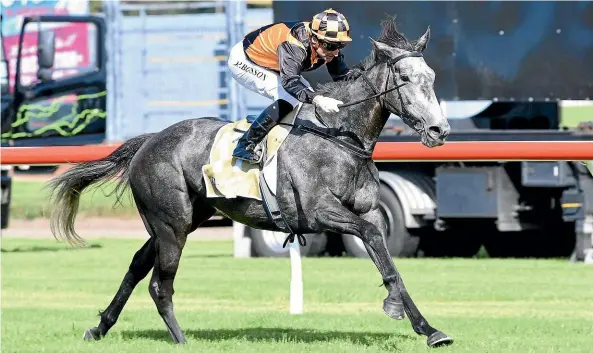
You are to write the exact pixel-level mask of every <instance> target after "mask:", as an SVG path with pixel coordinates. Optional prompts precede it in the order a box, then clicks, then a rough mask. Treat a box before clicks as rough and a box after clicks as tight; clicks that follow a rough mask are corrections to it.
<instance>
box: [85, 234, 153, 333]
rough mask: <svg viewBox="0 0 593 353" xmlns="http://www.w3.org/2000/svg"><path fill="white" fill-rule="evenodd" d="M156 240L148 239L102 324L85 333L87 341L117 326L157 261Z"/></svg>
mask: <svg viewBox="0 0 593 353" xmlns="http://www.w3.org/2000/svg"><path fill="white" fill-rule="evenodd" d="M154 245H155V244H154V238H150V239H148V241H147V242H146V243H144V245H143V246H142V248H140V250H138V251H137V252H136V254H135V255H134V258H133V259H132V263H131V264H130V267H129V269H128V272H127V273H126V275H125V276H124V279H123V281H122V283H121V285H120V286H119V289H118V290H117V293H116V294H115V296H114V297H113V300H112V301H111V303H110V304H109V306H108V307H107V309H105V311H103V312H101V314H100V316H101V322H100V323H99V326H98V327H93V328H90V329H88V330H86V332H85V333H84V336H83V337H84V339H85V340H86V341H91V340H98V339H100V338H101V337H103V336H105V335H106V334H107V331H109V329H110V328H111V327H112V326H113V325H115V322H116V321H117V319H118V317H119V315H120V314H121V311H122V310H123V308H124V306H125V305H126V302H127V301H128V299H129V298H130V295H131V294H132V292H133V291H134V288H135V287H136V285H137V284H138V282H140V281H141V280H142V279H143V278H144V277H146V275H147V274H148V272H149V271H150V269H151V268H152V266H153V265H154V260H155V254H156V252H155V246H154Z"/></svg>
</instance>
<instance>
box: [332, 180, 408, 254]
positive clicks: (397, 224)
mask: <svg viewBox="0 0 593 353" xmlns="http://www.w3.org/2000/svg"><path fill="white" fill-rule="evenodd" d="M379 193H380V199H379V209H380V210H381V212H382V213H383V217H385V222H386V223H387V239H386V243H387V249H389V253H390V255H391V256H392V257H412V256H415V255H416V252H417V250H418V244H419V242H420V238H419V237H417V236H414V235H412V234H410V232H409V231H408V229H407V228H406V225H405V221H404V211H403V208H402V206H401V203H400V202H399V199H398V198H397V196H396V195H395V193H394V192H393V191H392V190H391V188H389V187H388V186H386V185H383V184H381V189H380V190H379ZM342 241H343V242H344V248H345V249H346V252H347V253H348V254H349V255H351V256H354V257H362V258H368V257H369V254H368V253H367V251H366V248H365V246H364V243H363V242H362V240H360V239H359V238H357V237H355V236H353V235H350V234H343V235H342Z"/></svg>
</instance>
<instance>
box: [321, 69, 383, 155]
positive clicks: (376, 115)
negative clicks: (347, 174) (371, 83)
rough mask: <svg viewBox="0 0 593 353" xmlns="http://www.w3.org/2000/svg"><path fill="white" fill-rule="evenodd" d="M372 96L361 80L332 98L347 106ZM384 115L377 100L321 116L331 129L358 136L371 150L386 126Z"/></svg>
mask: <svg viewBox="0 0 593 353" xmlns="http://www.w3.org/2000/svg"><path fill="white" fill-rule="evenodd" d="M370 95H372V93H371V90H370V89H369V87H368V86H367V85H366V83H365V82H364V81H363V79H362V78H359V79H357V80H356V81H355V82H352V84H350V85H348V86H346V88H345V89H343V90H340V91H339V92H335V93H333V94H331V95H330V96H331V97H332V98H334V99H338V100H341V101H342V102H344V104H346V103H350V102H353V101H357V100H360V99H362V98H366V97H368V96H370ZM383 115H384V114H383V110H382V109H381V105H380V104H379V101H378V100H377V98H373V99H369V100H366V101H363V102H360V103H358V104H354V105H351V106H348V107H343V108H340V111H339V112H338V113H333V114H321V116H322V118H323V120H324V122H325V123H327V125H328V126H329V127H331V128H336V129H341V130H343V131H348V132H352V133H354V134H356V136H358V138H359V139H360V140H361V141H362V143H363V144H364V147H365V149H370V148H371V147H372V146H373V145H374V144H375V142H376V141H377V139H378V138H379V134H380V133H381V130H383V126H384V125H385V117H384V116H383Z"/></svg>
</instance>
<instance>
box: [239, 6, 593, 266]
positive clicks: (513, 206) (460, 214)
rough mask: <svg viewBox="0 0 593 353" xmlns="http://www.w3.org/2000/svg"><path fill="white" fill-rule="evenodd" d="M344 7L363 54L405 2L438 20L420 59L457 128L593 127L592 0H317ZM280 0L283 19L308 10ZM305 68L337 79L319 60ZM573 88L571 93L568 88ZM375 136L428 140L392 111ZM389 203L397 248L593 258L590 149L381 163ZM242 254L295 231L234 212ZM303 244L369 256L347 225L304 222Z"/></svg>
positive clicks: (410, 253) (549, 131) (352, 57)
mask: <svg viewBox="0 0 593 353" xmlns="http://www.w3.org/2000/svg"><path fill="white" fill-rule="evenodd" d="M316 8H317V9H325V8H333V9H335V10H337V11H340V12H341V13H344V14H345V15H346V17H347V18H348V21H349V23H350V27H351V31H352V33H351V36H352V37H353V38H355V40H354V41H353V43H352V44H350V45H349V46H348V48H346V49H345V50H344V53H345V56H346V58H347V60H348V61H349V62H350V63H351V64H354V63H356V62H357V61H360V60H361V59H362V58H363V57H364V56H366V55H367V54H368V46H369V43H368V40H367V38H368V37H372V38H375V39H376V38H377V36H378V34H379V30H380V26H379V23H380V20H381V16H380V14H395V13H397V14H398V16H397V20H398V23H399V29H400V30H402V31H403V32H404V33H405V34H406V35H407V36H408V38H410V39H415V38H417V37H419V36H420V35H421V34H423V33H424V31H425V30H426V28H428V27H430V28H431V40H430V42H429V45H428V48H427V50H426V51H425V57H424V59H425V60H426V61H427V63H428V64H429V65H430V66H431V67H432V68H433V69H434V70H435V72H436V83H435V91H436V93H437V97H438V99H440V101H441V107H442V109H443V112H444V113H445V115H446V116H447V118H448V119H449V121H450V124H451V128H452V132H451V134H450V136H449V138H448V140H447V141H591V140H593V130H592V129H591V122H593V101H591V99H592V98H593V71H592V70H590V66H591V63H592V62H593V57H592V55H593V26H592V24H593V16H592V14H593V4H591V3H553V2H551V3H537V2H536V3H530V2H515V3H512V2H511V3H508V2H496V1H484V2H481V3H480V4H476V3H466V2H358V1H354V2H337V1H319V2H316ZM311 11H313V10H312V9H311V8H310V7H308V6H300V5H299V4H298V3H296V2H274V4H273V12H274V21H290V20H293V19H295V18H305V19H307V18H309V17H311ZM305 77H306V78H307V79H308V80H309V82H311V83H312V84H315V83H317V82H323V81H327V80H329V76H328V75H327V74H326V73H325V72H324V71H323V70H317V72H313V73H310V74H306V75H305ZM565 100H566V101H565ZM379 141H390V142H397V141H402V142H404V141H405V142H409V141H419V138H418V136H417V134H416V133H415V132H413V131H412V130H411V129H409V128H408V127H407V126H406V125H405V124H403V122H402V121H401V119H400V118H399V117H397V116H392V117H391V118H390V119H389V121H388V124H387V126H386V127H385V129H384V131H383V133H382V136H381V138H380V140H379ZM377 167H378V169H379V174H380V175H379V177H380V183H381V189H380V193H381V194H380V195H381V196H380V208H381V210H382V212H383V214H384V216H385V219H386V221H387V225H388V234H387V239H386V242H387V245H388V247H389V250H390V253H391V255H392V256H395V257H415V256H438V257H449V256H451V257H472V256H477V255H478V254H479V253H480V250H481V249H483V250H485V253H486V254H487V255H489V256H491V257H561V258H570V259H572V260H586V261H588V262H591V261H592V259H593V253H592V245H591V239H592V236H593V177H592V175H591V172H590V169H589V168H588V166H587V163H586V162H584V161H575V162H567V161H523V162H506V161H500V162H479V161H476V162H407V163H388V162H381V163H377ZM235 228H236V235H235V241H236V245H235V256H238V257H248V256H264V257H267V256H289V252H288V249H287V248H283V247H282V242H283V241H284V239H285V237H286V234H283V233H276V232H268V231H262V230H257V229H251V228H246V227H242V226H241V225H235ZM305 236H306V237H307V238H308V239H309V242H308V245H307V246H306V247H305V248H302V249H301V251H302V254H303V255H305V256H320V255H330V256H336V255H337V256H339V255H349V256H354V257H367V256H368V254H367V252H366V249H365V248H364V246H363V244H362V242H361V241H360V240H359V239H357V238H355V237H353V236H351V235H346V234H310V235H305Z"/></svg>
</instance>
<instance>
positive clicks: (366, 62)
mask: <svg viewBox="0 0 593 353" xmlns="http://www.w3.org/2000/svg"><path fill="white" fill-rule="evenodd" d="M376 41H377V42H381V43H383V44H387V45H389V46H391V47H394V48H399V49H403V50H407V51H413V50H414V46H415V44H416V43H415V41H410V40H408V39H407V38H406V37H404V35H403V34H402V33H401V32H400V31H399V30H398V29H397V24H396V22H395V16H389V17H388V18H386V19H385V20H383V21H381V34H380V35H379V37H378V38H377V39H376ZM375 60H376V57H375V50H374V48H373V49H371V52H370V54H369V55H368V56H367V57H365V58H364V59H362V60H361V61H360V62H359V63H358V64H356V65H353V66H352V68H355V69H362V70H367V69H369V68H370V67H371V66H373V65H374V64H375ZM349 84H350V82H349V81H348V80H344V81H336V82H333V81H330V82H327V83H323V84H318V85H317V92H319V93H320V94H331V93H332V92H336V91H340V90H342V89H343V88H344V87H345V86H347V85H349Z"/></svg>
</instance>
